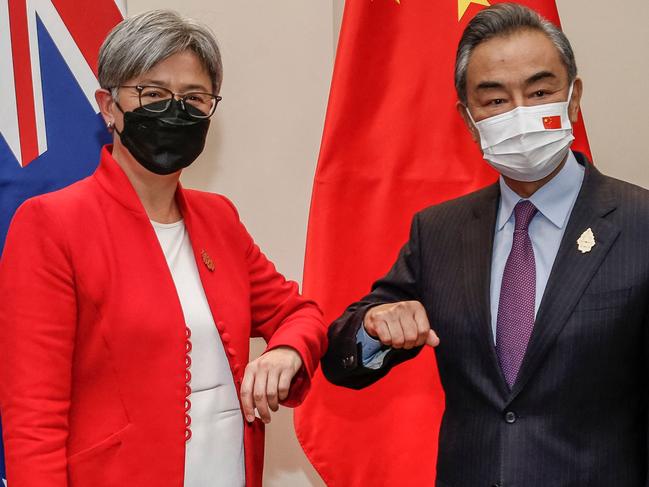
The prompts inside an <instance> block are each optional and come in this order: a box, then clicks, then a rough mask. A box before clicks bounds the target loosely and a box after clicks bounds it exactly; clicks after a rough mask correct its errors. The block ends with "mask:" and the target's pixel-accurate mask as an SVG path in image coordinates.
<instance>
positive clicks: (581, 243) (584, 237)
mask: <svg viewBox="0 0 649 487" xmlns="http://www.w3.org/2000/svg"><path fill="white" fill-rule="evenodd" d="M594 246H595V235H594V234H593V231H592V230H591V229H590V228H588V229H587V230H586V231H585V232H584V233H582V234H581V237H579V239H578V240H577V249H578V250H579V251H580V252H581V253H582V254H585V253H586V252H590V251H591V249H592V248H593V247H594Z"/></svg>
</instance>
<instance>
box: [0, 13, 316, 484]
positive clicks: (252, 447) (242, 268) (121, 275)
mask: <svg viewBox="0 0 649 487" xmlns="http://www.w3.org/2000/svg"><path fill="white" fill-rule="evenodd" d="M221 72H222V71H221V63H220V57H219V53H218V48H217V46H216V43H215V41H214V39H213V37H212V36H211V34H210V33H209V31H207V30H206V29H205V28H204V27H202V26H200V25H199V24H196V23H195V22H193V21H190V20H188V19H183V18H181V17H179V16H178V15H177V14H175V13H173V12H169V11H154V12H150V13H146V14H143V15H139V16H136V17H133V18H130V19H127V20H125V21H124V22H122V23H121V24H119V25H118V26H117V27H116V28H115V29H114V30H113V32H112V33H111V34H110V35H109V37H108V38H107V39H106V41H105V42H104V45H103V46H102V49H101V52H100V60H99V78H100V79H99V81H100V85H101V87H102V89H100V90H98V91H97V95H96V97H97V101H98V103H99V106H100V108H101V112H102V115H103V117H104V120H105V121H106V123H107V125H108V127H109V129H111V130H113V132H114V144H113V146H108V147H104V149H103V150H102V153H101V161H100V164H99V167H98V169H97V171H96V172H95V174H94V175H92V176H91V177H89V178H87V179H84V180H82V181H80V182H78V183H76V184H73V185H72V186H70V187H68V188H66V189H64V190H61V191H57V192H54V193H50V194H47V195H43V196H40V197H37V198H34V199H31V200H29V201H27V202H26V203H25V204H23V205H22V206H21V207H20V209H19V210H18V211H17V213H16V215H15V217H14V220H13V222H12V224H11V227H10V230H9V234H8V237H7V241H6V246H5V250H4V254H3V256H2V260H1V261H0V296H1V299H0V329H1V332H0V349H2V350H3V354H2V356H1V357H0V408H1V417H2V422H3V433H4V441H5V447H6V463H7V475H8V483H9V485H11V487H45V486H47V487H108V486H126V485H129V486H142V487H148V486H151V487H153V486H183V485H185V486H188V485H191V486H202V485H205V486H212V485H223V482H224V481H223V479H220V478H209V476H207V477H203V478H202V480H201V477H200V475H201V472H200V471H199V472H194V474H195V475H194V477H193V480H192V481H191V482H189V481H188V480H187V472H186V469H185V460H186V455H187V454H186V452H188V451H189V450H187V445H188V444H189V443H188V441H189V442H191V441H192V434H193V433H194V438H196V433H198V430H197V429H196V428H203V426H200V425H199V426H197V425H196V421H194V424H192V414H193V413H196V415H198V411H197V410H196V407H195V404H194V407H193V406H192V400H193V399H194V395H195V392H196V391H194V392H192V386H193V384H194V379H192V372H194V373H195V374H196V372H197V371H196V370H195V367H197V364H196V363H194V364H192V357H193V354H194V352H195V351H196V349H197V347H198V346H199V345H204V344H203V343H202V342H197V340H199V338H200V337H197V336H196V333H194V338H192V331H194V330H193V322H192V319H193V318H192V310H190V309H188V306H186V303H187V302H190V301H191V299H193V298H195V297H196V295H198V294H200V295H201V296H202V295H203V291H204V298H203V299H204V300H205V302H206V303H207V304H206V306H205V309H207V310H208V313H207V314H208V315H209V316H207V317H205V316H203V318H205V319H206V320H207V322H209V323H212V325H211V326H208V327H207V328H206V329H204V330H203V332H205V333H209V332H210V330H211V331H212V332H214V329H216V331H217V332H218V333H217V332H214V333H213V335H214V336H213V340H214V343H216V344H217V345H218V353H217V351H216V349H215V351H214V357H216V358H215V360H217V359H219V360H221V363H222V364H225V365H224V367H221V370H218V371H216V372H218V373H219V374H220V377H225V382H224V384H221V385H222V386H223V387H226V386H231V388H232V391H233V392H232V395H233V396H234V397H235V404H236V406H235V407H236V411H234V412H232V411H229V413H231V414H230V416H229V417H230V418H234V422H230V423H228V424H229V426H228V427H227V430H228V431H229V432H230V433H232V434H233V435H234V436H233V437H237V436H236V434H238V433H237V432H239V431H241V435H240V436H239V437H238V438H240V439H239V440H237V441H238V442H239V443H240V444H239V445H230V446H234V448H230V449H229V450H228V451H235V453H236V450H237V448H238V449H239V451H241V459H242V460H241V465H240V468H241V472H242V473H241V475H240V476H239V477H236V475H237V471H236V470H237V468H239V466H238V465H232V466H230V465H229V464H226V465H223V466H222V468H223V469H225V470H229V469H232V470H233V471H232V472H225V471H224V472H223V473H224V476H223V478H239V480H238V481H237V482H234V483H239V484H240V485H244V484H245V485H247V486H260V485H261V478H262V461H263V446H264V423H266V422H268V421H270V410H276V409H277V407H278V404H279V403H280V402H281V403H283V404H285V405H287V406H295V405H297V404H299V403H300V401H302V399H303V398H304V396H305V394H306V393H307V390H308V388H309V383H310V377H311V376H312V374H313V373H314V370H315V369H316V367H317V364H318V361H319V359H320V357H321V355H322V354H323V353H324V349H325V346H326V335H325V326H324V323H323V321H322V317H321V313H320V311H319V309H318V308H317V306H316V305H315V304H314V303H313V302H310V301H307V300H305V299H304V298H302V297H301V296H300V295H299V293H298V289H297V285H296V284H295V283H293V282H288V281H286V280H285V279H284V277H283V276H282V275H281V274H279V273H278V272H277V271H276V270H275V268H274V267H273V265H272V264H271V263H270V262H269V261H268V260H267V259H266V257H265V256H264V255H263V254H262V253H261V251H260V250H259V248H258V247H257V245H255V243H254V242H253V240H252V239H251V237H250V235H249V234H248V233H247V231H246V229H245V228H244V227H243V225H242V224H241V222H240V221H239V217H238V215H237V212H236V210H235V209H234V207H233V206H232V204H231V203H230V202H229V201H228V200H227V199H225V198H224V197H222V196H219V195H214V194H209V193H203V192H199V191H193V190H188V189H184V188H182V187H181V186H180V184H179V176H180V172H181V170H182V168H183V167H186V166H187V165H188V164H190V163H191V162H192V161H193V160H194V159H195V158H196V157H197V156H198V155H199V154H200V152H201V151H202V149H203V144H204V142H205V135H206V133H207V126H208V125H209V117H210V116H211V115H212V113H213V112H214V109H215V108H216V104H217V103H218V101H219V99H220V98H219V97H218V92H219V88H220V84H221ZM177 225H184V231H185V233H184V235H185V237H183V239H182V240H178V242H184V243H183V245H185V246H186V247H187V249H188V251H189V252H190V254H191V255H192V258H191V259H190V260H191V263H190V265H189V266H188V265H187V263H185V265H184V269H185V270H182V269H181V270H182V272H180V271H178V268H176V267H177V266H176V263H175V261H173V260H170V257H169V253H168V249H167V248H166V247H165V245H166V244H165V242H164V240H163V239H162V238H161V236H160V234H159V233H158V230H159V229H162V230H164V229H165V228H167V227H169V228H171V227H174V226H177ZM174 228H175V227H174ZM181 230H182V228H181ZM179 245H180V243H179ZM169 252H171V251H169ZM179 267H182V266H179ZM187 269H190V271H191V272H190V271H187ZM192 279H193V281H192ZM185 281H187V282H190V281H192V282H194V284H196V285H197V286H198V291H197V292H189V293H187V292H181V289H184V288H183V285H184V284H183V283H184V282H185ZM183 294H184V296H183ZM188 300H189V301H188ZM204 314H205V313H204ZM188 317H189V318H188ZM212 320H213V321H212ZM204 321H205V320H204ZM256 336H260V337H263V338H264V339H265V340H266V341H267V343H268V348H267V350H266V352H265V353H264V354H263V355H262V356H261V357H260V358H258V359H257V360H255V361H253V362H251V363H248V350H249V339H250V337H256ZM192 347H193V349H194V351H192ZM217 362H218V360H217ZM217 362H215V363H217ZM204 368H205V370H206V371H207V373H208V375H209V374H212V373H215V370H213V369H215V368H218V367H211V366H210V367H204ZM205 370H203V372H202V373H204V372H205ZM235 391H236V393H235ZM237 397H240V408H239V402H238V401H237V400H236V398H237ZM255 409H256V410H257V412H258V414H259V416H260V418H261V419H260V418H256V417H255V412H254V411H255ZM217 412H218V411H217ZM208 413H209V411H208ZM201 414H203V413H201ZM210 414H211V413H210ZM205 417H208V418H211V416H209V415H207V416H205ZM215 417H216V416H215ZM237 418H238V419H237ZM208 423H209V421H208ZM244 424H245V426H244ZM209 428H211V426H208V433H209V431H212V430H211V429H209ZM215 431H216V430H215ZM227 438H229V436H228V437H227ZM227 438H226V437H225V436H224V437H218V438H210V437H209V435H208V436H207V443H209V441H212V443H213V446H214V448H215V450H214V451H221V450H219V448H221V446H222V445H221V446H219V444H220V443H223V442H227V441H229V440H228V439H227ZM201 441H203V440H201ZM207 443H206V444H207ZM209 448H211V446H210V447H209ZM209 448H208V451H207V453H209V452H210V451H211V450H209ZM198 453H199V454H201V453H206V452H198ZM219 460H220V459H219V458H210V457H209V455H207V457H206V458H204V459H202V460H201V459H199V460H197V461H196V463H195V465H197V466H198V469H199V470H200V468H203V467H208V466H209V463H210V462H217V464H218V461H219ZM201 462H203V463H201ZM220 468H221V467H220ZM244 472H245V473H244ZM231 473H232V474H233V475H234V477H228V476H227V475H225V474H228V475H229V474H231ZM218 477H221V475H220V473H219V475H218ZM197 479H198V480H197ZM233 487H234V486H233Z"/></svg>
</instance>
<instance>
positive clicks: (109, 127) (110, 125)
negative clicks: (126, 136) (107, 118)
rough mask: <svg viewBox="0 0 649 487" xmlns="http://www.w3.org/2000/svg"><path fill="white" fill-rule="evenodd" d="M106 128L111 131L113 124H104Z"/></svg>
mask: <svg viewBox="0 0 649 487" xmlns="http://www.w3.org/2000/svg"><path fill="white" fill-rule="evenodd" d="M106 128H107V129H108V130H109V131H111V130H113V122H108V123H107V124H106Z"/></svg>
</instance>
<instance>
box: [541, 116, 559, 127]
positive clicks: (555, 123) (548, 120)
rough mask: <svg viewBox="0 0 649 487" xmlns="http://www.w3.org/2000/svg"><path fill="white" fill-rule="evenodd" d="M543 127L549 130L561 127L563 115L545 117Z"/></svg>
mask: <svg viewBox="0 0 649 487" xmlns="http://www.w3.org/2000/svg"><path fill="white" fill-rule="evenodd" d="M543 127H544V128H545V129H547V130H550V129H560V128H561V115H555V116H554V117H543Z"/></svg>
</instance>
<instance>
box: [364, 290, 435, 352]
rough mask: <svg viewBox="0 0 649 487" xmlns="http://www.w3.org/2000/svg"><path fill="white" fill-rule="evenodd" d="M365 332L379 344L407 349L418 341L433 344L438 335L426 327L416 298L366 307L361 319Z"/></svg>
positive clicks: (416, 344) (423, 312) (424, 312)
mask: <svg viewBox="0 0 649 487" xmlns="http://www.w3.org/2000/svg"><path fill="white" fill-rule="evenodd" d="M363 325H364V326H365V330H366V331H367V333H368V334H369V335H370V336H372V337H374V338H377V339H378V340H379V341H380V342H381V343H382V344H383V345H388V346H390V347H392V348H403V349H406V350H409V349H411V348H413V347H418V346H420V345H424V344H426V345H429V346H431V347H436V346H437V345H439V338H438V337H437V335H436V334H435V332H434V331H433V330H431V328H430V323H429V322H428V316H426V310H425V309H424V307H423V306H422V304H421V303H420V302H419V301H400V302H398V303H388V304H381V305H379V306H375V307H374V308H370V309H369V311H368V312H367V313H365V319H364V321H363Z"/></svg>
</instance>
